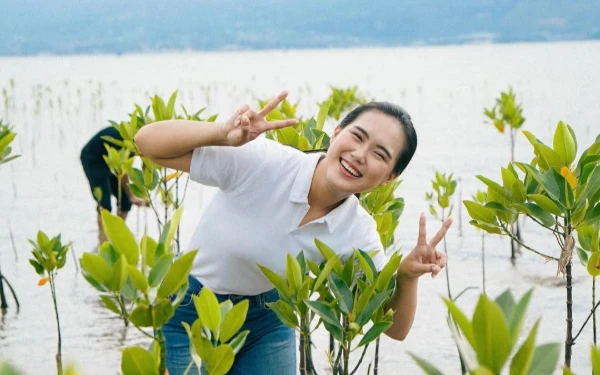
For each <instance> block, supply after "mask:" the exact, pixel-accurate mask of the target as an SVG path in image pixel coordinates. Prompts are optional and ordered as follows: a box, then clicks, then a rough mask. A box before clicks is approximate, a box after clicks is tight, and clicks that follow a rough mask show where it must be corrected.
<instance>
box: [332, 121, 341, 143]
mask: <svg viewBox="0 0 600 375" xmlns="http://www.w3.org/2000/svg"><path fill="white" fill-rule="evenodd" d="M341 131H342V128H340V125H339V124H338V125H336V126H335V129H333V133H332V134H331V140H332V141H333V139H334V138H335V137H336V136H337V135H338V134H340V132H341Z"/></svg>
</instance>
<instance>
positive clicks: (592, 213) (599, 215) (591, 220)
mask: <svg viewBox="0 0 600 375" xmlns="http://www.w3.org/2000/svg"><path fill="white" fill-rule="evenodd" d="M598 220H600V203H597V204H596V205H595V206H594V208H592V209H591V210H588V211H587V213H586V214H585V218H584V219H583V222H582V223H581V224H583V225H590V224H596V222H597V221H598Z"/></svg>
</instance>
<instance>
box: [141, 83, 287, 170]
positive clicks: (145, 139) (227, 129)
mask: <svg viewBox="0 0 600 375" xmlns="http://www.w3.org/2000/svg"><path fill="white" fill-rule="evenodd" d="M286 96H287V93H286V92H282V93H281V94H279V95H278V96H277V97H276V98H275V99H273V100H271V101H270V102H269V103H268V104H267V105H266V106H265V107H264V108H263V109H262V110H260V111H259V112H255V111H254V110H252V109H251V108H250V107H249V106H247V105H245V106H243V107H241V108H240V109H238V110H237V112H236V113H234V114H233V115H232V116H231V117H230V118H229V119H228V120H227V121H225V122H222V123H211V122H199V121H188V120H167V121H159V122H155V123H152V124H149V125H146V126H144V127H142V128H141V129H140V131H139V132H138V133H137V134H136V135H135V138H134V142H135V144H136V145H137V147H138V149H139V150H140V152H141V153H142V154H143V155H144V156H146V157H147V158H149V159H150V160H152V161H153V162H155V163H157V164H159V165H162V166H165V167H168V168H172V169H177V170H180V171H184V172H189V171H190V164H191V159H192V152H193V150H194V149H196V148H199V147H205V146H241V145H243V144H245V143H248V142H250V141H252V140H253V139H255V138H257V137H258V136H259V135H260V134H262V133H264V132H266V131H268V130H271V129H278V128H282V127H286V126H292V125H295V124H296V123H297V121H296V120H282V121H273V122H267V121H266V120H265V117H266V116H267V114H268V113H269V112H271V111H272V110H273V109H275V108H277V106H278V105H279V103H281V101H283V99H285V97H286Z"/></svg>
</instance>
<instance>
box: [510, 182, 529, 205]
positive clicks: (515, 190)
mask: <svg viewBox="0 0 600 375" xmlns="http://www.w3.org/2000/svg"><path fill="white" fill-rule="evenodd" d="M510 194H511V195H512V198H513V200H514V201H515V202H517V203H523V202H525V197H526V196H527V192H525V185H524V184H523V182H521V180H516V181H515V182H514V183H513V184H512V185H511V187H510Z"/></svg>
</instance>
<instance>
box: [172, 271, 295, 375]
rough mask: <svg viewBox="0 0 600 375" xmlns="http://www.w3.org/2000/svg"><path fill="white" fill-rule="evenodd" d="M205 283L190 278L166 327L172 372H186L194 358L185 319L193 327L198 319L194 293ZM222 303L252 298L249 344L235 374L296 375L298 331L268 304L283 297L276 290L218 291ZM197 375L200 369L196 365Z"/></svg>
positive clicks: (238, 359) (246, 325)
mask: <svg viewBox="0 0 600 375" xmlns="http://www.w3.org/2000/svg"><path fill="white" fill-rule="evenodd" d="M201 290H202V284H201V283H200V281H198V279H196V278H195V277H192V276H190V277H189V287H188V291H187V294H186V296H185V298H184V299H183V301H182V302H181V304H180V305H179V307H177V309H176V310H175V315H174V316H173V317H172V318H171V319H170V320H169V322H167V324H165V325H164V326H163V332H164V335H165V341H166V346H167V356H166V359H167V369H168V370H169V375H182V374H183V373H184V372H185V369H186V368H187V366H188V365H189V364H190V362H191V361H192V357H191V355H190V343H189V339H188V336H187V333H186V332H185V328H183V325H182V324H181V323H182V322H186V323H188V324H189V325H190V326H191V325H192V323H193V322H194V321H195V320H196V319H198V313H197V312H196V308H195V307H194V302H193V301H192V295H198V294H200V291H201ZM217 299H218V300H219V302H223V301H225V300H228V299H230V300H231V302H233V304H234V305H235V304H237V303H238V302H240V301H241V300H243V299H248V300H249V302H250V304H249V307H248V315H247V316H246V322H245V323H244V325H243V326H242V328H241V330H240V331H243V330H246V329H248V330H250V333H249V334H248V337H247V338H246V343H245V344H244V346H243V347H242V349H241V350H240V352H239V353H238V354H237V355H236V356H235V361H234V363H233V367H232V368H231V370H230V371H229V374H231V375H295V374H296V334H295V331H294V330H293V329H291V328H289V327H286V326H285V325H283V323H281V321H280V320H279V318H277V315H275V313H274V312H273V311H271V310H270V309H269V308H268V307H267V306H266V303H267V302H275V301H277V300H278V299H279V294H278V293H277V290H275V289H272V290H270V291H268V292H265V293H262V294H259V295H257V296H240V295H235V294H227V295H223V294H217ZM194 370H195V372H192V373H194V374H197V373H198V372H197V369H196V367H195V366H194Z"/></svg>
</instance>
